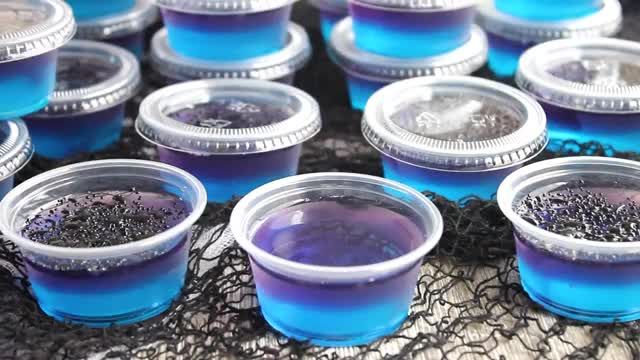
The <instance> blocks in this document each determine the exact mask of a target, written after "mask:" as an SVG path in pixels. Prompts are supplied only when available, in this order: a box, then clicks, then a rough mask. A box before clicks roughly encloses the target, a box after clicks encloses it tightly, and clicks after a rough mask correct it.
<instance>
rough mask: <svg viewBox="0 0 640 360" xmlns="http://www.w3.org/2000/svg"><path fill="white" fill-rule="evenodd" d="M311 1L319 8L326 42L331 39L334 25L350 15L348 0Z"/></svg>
mask: <svg viewBox="0 0 640 360" xmlns="http://www.w3.org/2000/svg"><path fill="white" fill-rule="evenodd" d="M309 3H310V4H311V5H312V6H313V7H315V8H316V9H318V13H319V15H320V31H321V32H322V38H323V39H324V41H325V42H326V43H328V42H329V40H330V39H331V32H332V31H333V27H334V26H335V25H336V24H337V23H338V22H340V21H341V20H342V19H344V18H346V17H347V16H349V6H348V1H345V0H310V1H309Z"/></svg>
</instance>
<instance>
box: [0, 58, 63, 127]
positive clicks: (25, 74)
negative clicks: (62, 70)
mask: <svg viewBox="0 0 640 360" xmlns="http://www.w3.org/2000/svg"><path fill="white" fill-rule="evenodd" d="M57 55H58V53H57V51H50V52H48V53H46V54H43V55H38V56H34V57H32V58H28V59H23V60H16V61H11V62H5V63H0V89H4V91H2V92H0V120H10V119H13V118H16V117H21V116H24V115H27V114H31V113H34V112H36V111H38V110H40V109H42V108H44V107H45V106H46V105H47V104H48V103H49V95H51V93H53V89H54V87H55V84H56V65H57Z"/></svg>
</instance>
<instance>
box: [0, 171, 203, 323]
mask: <svg viewBox="0 0 640 360" xmlns="http://www.w3.org/2000/svg"><path fill="white" fill-rule="evenodd" d="M132 188H135V189H136V190H137V191H138V192H140V193H143V194H154V195H155V194H157V195H158V197H159V196H161V195H172V196H174V197H176V198H179V199H180V200H181V201H182V202H183V203H184V204H185V209H186V211H187V214H188V215H186V217H185V218H184V219H183V220H182V221H181V222H179V223H177V224H175V225H174V226H173V227H171V228H170V229H168V230H166V231H164V232H161V233H159V234H156V235H153V236H151V237H148V238H145V239H142V240H138V241H135V242H131V243H127V244H122V245H114V246H107V247H94V248H77V247H74V248H70V247H63V246H53V245H48V244H45V243H40V242H35V241H32V240H30V239H28V238H25V237H24V236H23V234H24V231H23V230H24V228H25V224H26V220H27V219H28V218H31V217H32V216H34V215H35V214H37V213H40V212H42V211H43V210H42V209H46V208H48V207H50V206H51V205H52V204H55V203H56V202H57V201H58V200H59V199H61V198H64V197H67V198H68V197H72V198H74V199H76V200H77V201H84V200H83V199H84V198H83V197H78V195H79V194H85V195H86V194H87V193H88V192H92V193H94V194H95V193H104V192H129V193H130V192H131V191H132ZM123 196H124V195H123ZM154 199H155V198H153V197H152V195H148V196H147V195H145V197H143V200H142V201H143V202H144V204H145V205H146V206H152V205H153V204H155V201H156V200H154ZM158 201H160V200H158ZM206 203H207V196H206V192H205V189H204V187H203V186H202V184H201V183H200V182H199V181H198V180H197V179H196V178H194V177H193V176H192V175H190V174H188V173H187V172H185V171H182V170H180V169H177V168H175V167H173V166H169V165H165V164H162V163H157V162H151V161H142V160H102V161H91V162H85V163H79V164H74V165H69V166H64V167H60V168H57V169H55V170H51V171H48V172H46V173H43V174H41V175H38V176H35V177H33V178H31V179H29V180H27V181H25V182H23V183H22V184H20V185H19V186H17V187H16V188H14V189H13V190H12V191H11V192H10V193H9V194H7V195H6V196H5V198H4V200H2V202H1V203H0V229H1V230H2V233H3V234H4V235H5V236H7V237H8V238H9V239H10V240H11V241H13V242H14V243H15V244H16V245H18V247H19V248H20V251H21V253H22V256H23V259H24V263H25V267H26V270H27V276H28V278H29V282H30V284H31V290H32V291H33V294H34V295H35V298H36V300H37V301H38V304H39V305H40V308H41V309H42V310H43V311H44V312H45V313H46V314H48V315H49V316H51V317H53V318H55V319H57V320H60V321H70V322H76V323H82V324H85V325H87V326H91V327H105V326H110V325H112V324H127V323H133V322H137V321H141V320H144V319H147V318H149V317H152V316H155V315H157V314H159V313H161V312H163V311H165V310H166V309H167V308H169V306H170V305H171V302H172V301H173V300H174V299H175V298H176V297H178V296H179V295H180V291H181V289H182V286H183V284H184V279H185V274H186V271H187V260H188V252H189V242H190V236H191V226H192V225H193V224H194V223H195V221H196V220H197V219H198V218H199V217H200V215H201V214H202V212H203V211H204V208H205V205H206ZM123 216H124V215H123ZM86 226H89V225H88V224H87V225H86Z"/></svg>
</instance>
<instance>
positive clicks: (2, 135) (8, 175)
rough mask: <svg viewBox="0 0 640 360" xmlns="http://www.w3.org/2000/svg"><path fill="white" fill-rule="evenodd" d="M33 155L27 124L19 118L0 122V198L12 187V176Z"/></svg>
mask: <svg viewBox="0 0 640 360" xmlns="http://www.w3.org/2000/svg"><path fill="white" fill-rule="evenodd" d="M32 155H33V145H32V143H31V138H30V137H29V131H28V130H27V126H26V125H25V124H24V122H22V120H20V119H14V120H8V121H2V122H0V200H1V199H2V198H3V197H4V196H5V195H6V194H7V193H8V192H9V191H10V190H11V189H13V184H14V176H15V175H16V174H17V173H18V171H20V170H21V169H22V168H23V167H24V166H25V165H27V163H28V162H29V160H31V156H32Z"/></svg>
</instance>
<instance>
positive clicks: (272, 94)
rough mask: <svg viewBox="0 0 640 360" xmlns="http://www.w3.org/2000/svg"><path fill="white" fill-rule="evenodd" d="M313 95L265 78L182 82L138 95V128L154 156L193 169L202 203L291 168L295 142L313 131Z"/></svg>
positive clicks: (316, 124)
mask: <svg viewBox="0 0 640 360" xmlns="http://www.w3.org/2000/svg"><path fill="white" fill-rule="evenodd" d="M320 127H321V120H320V111H319V108H318V104H317V102H316V101H315V100H314V99H313V98H312V97H311V96H309V95H308V94H307V93H305V92H303V91H302V90H299V89H296V88H294V87H292V86H289V85H284V84H280V83H276V82H271V81H262V80H246V79H226V80H200V81H191V82H185V83H181V84H177V85H172V86H168V87H165V88H163V89H160V90H158V91H156V92H154V93H152V94H151V95H149V96H148V97H147V98H145V99H144V101H143V102H142V104H141V105H140V115H139V117H138V120H137V121H136V129H137V131H138V133H139V134H140V135H141V136H142V137H143V138H145V139H146V140H147V141H149V142H150V143H152V144H155V145H156V146H157V149H158V155H159V157H160V161H162V162H164V163H167V164H171V165H174V166H177V167H179V168H182V169H184V170H186V171H188V172H190V173H191V174H193V175H195V176H196V177H197V178H198V179H200V181H202V182H203V183H204V185H205V187H206V188H207V193H208V195H209V201H210V202H225V201H228V200H230V199H231V198H232V197H233V196H242V195H245V194H247V193H248V192H250V191H251V190H253V189H255V188H257V187H259V186H260V185H263V184H266V183H268V182H270V181H273V180H276V179H279V178H283V177H287V176H291V175H295V174H296V173H297V172H298V162H299V158H300V153H301V151H302V143H303V142H305V141H306V140H309V139H311V138H312V137H313V136H314V135H316V134H317V133H318V132H319V131H320Z"/></svg>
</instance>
